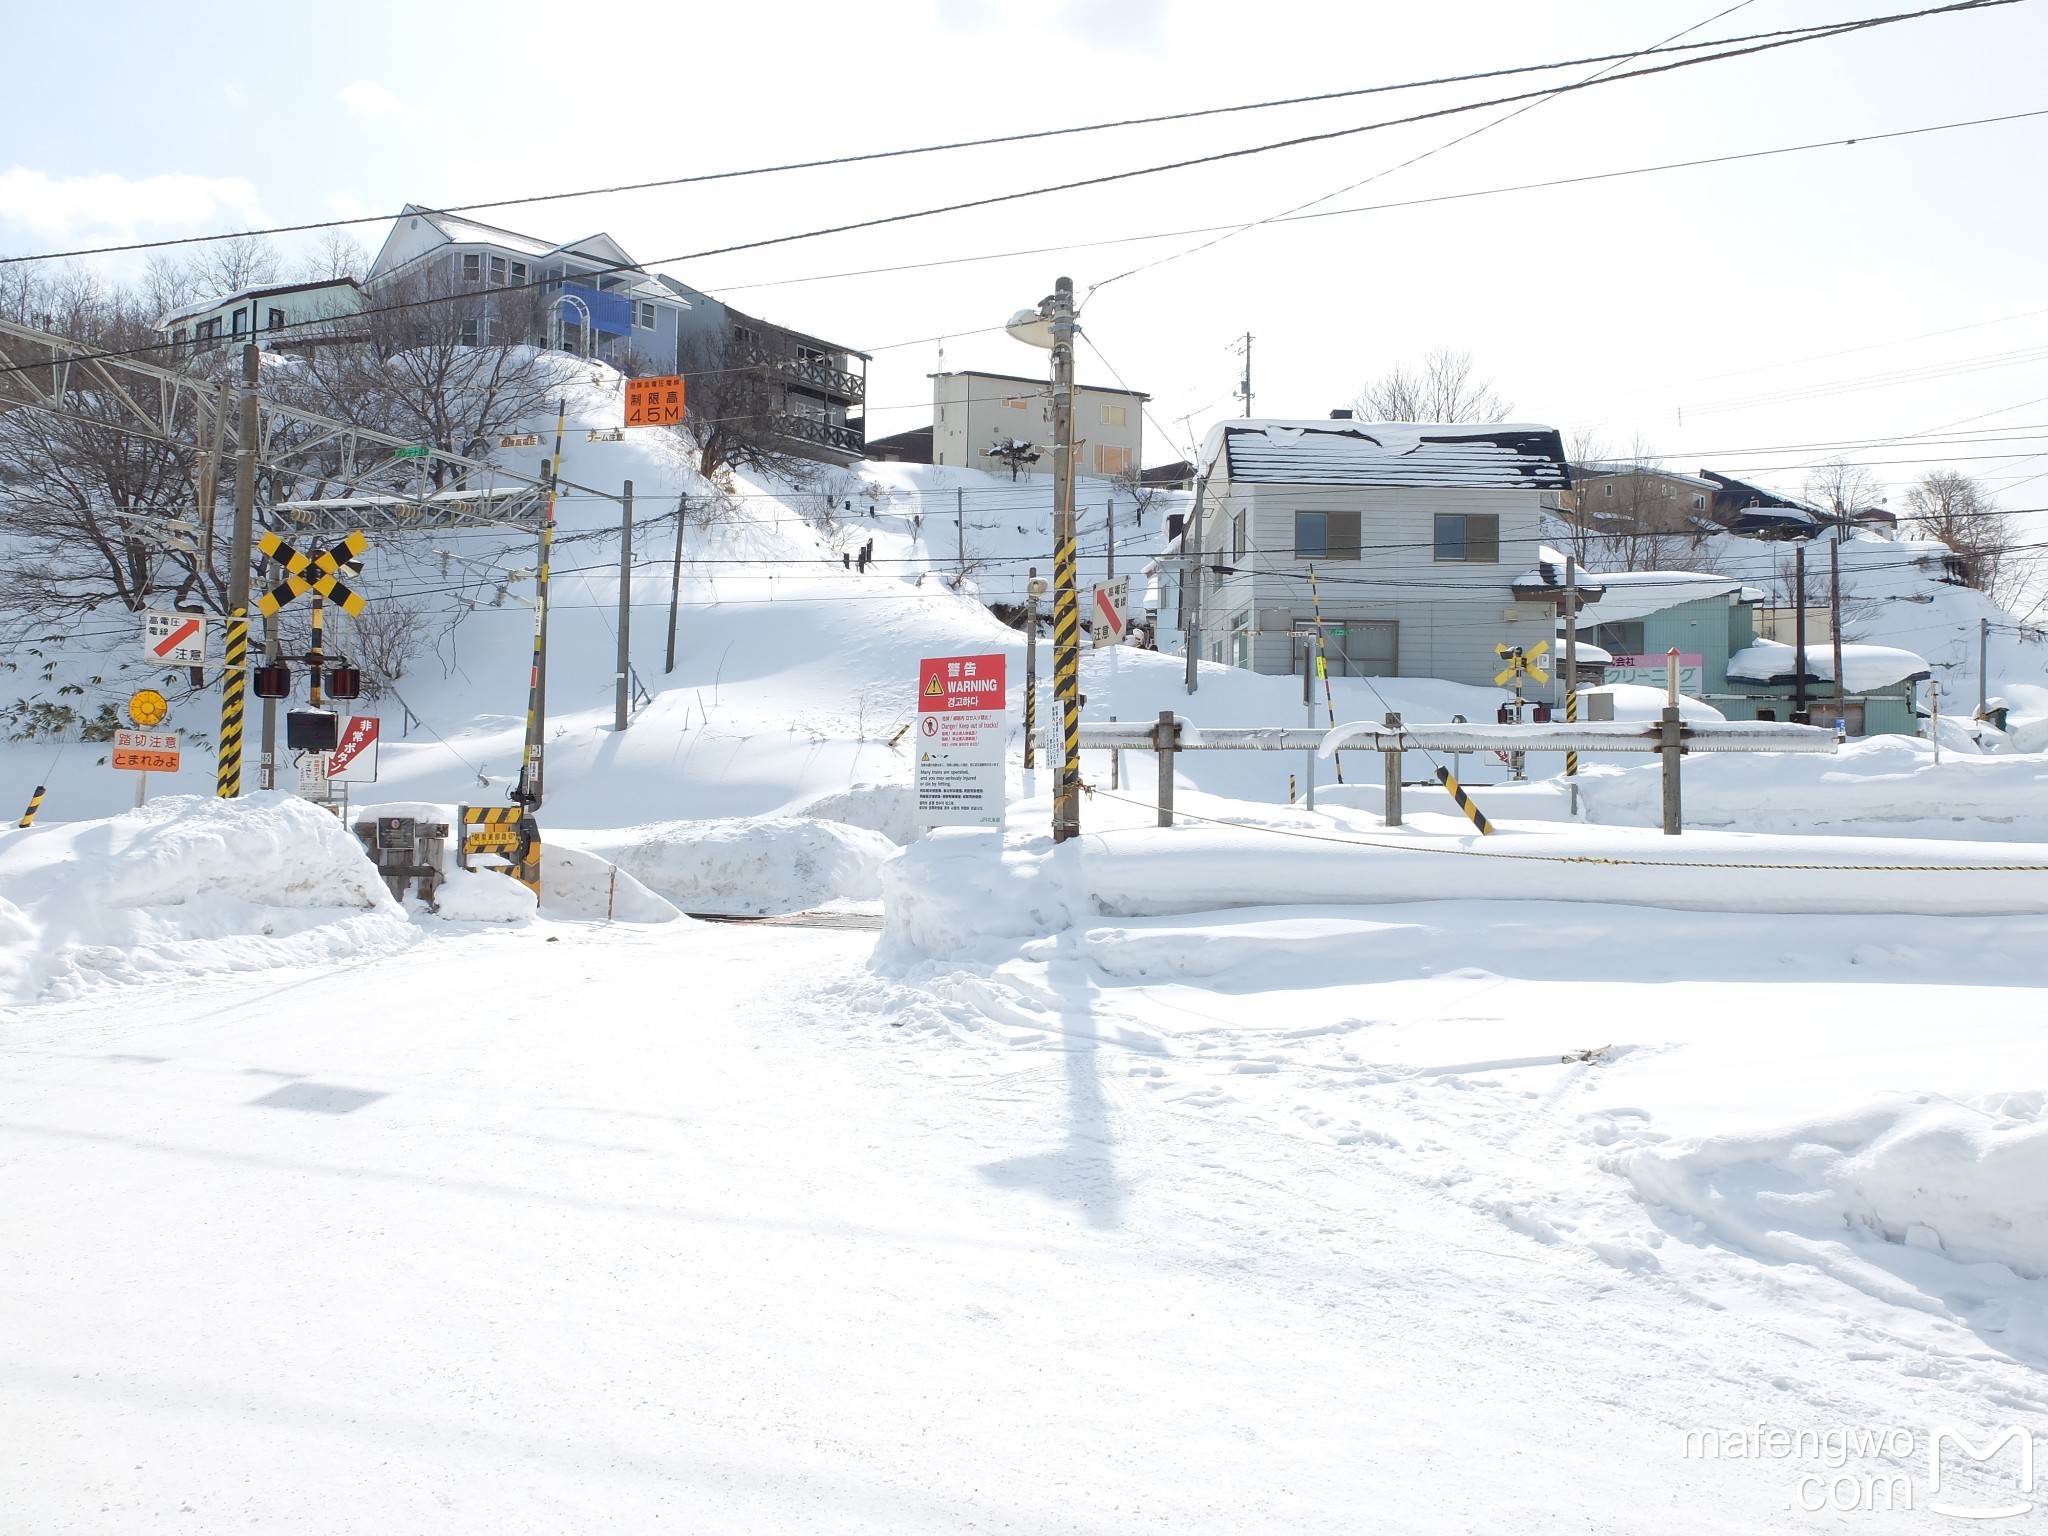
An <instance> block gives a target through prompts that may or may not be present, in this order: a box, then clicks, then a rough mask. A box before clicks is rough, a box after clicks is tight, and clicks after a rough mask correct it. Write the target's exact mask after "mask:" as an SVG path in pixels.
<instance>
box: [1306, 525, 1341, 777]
mask: <svg viewBox="0 0 2048 1536" xmlns="http://www.w3.org/2000/svg"><path fill="white" fill-rule="evenodd" d="M1308 601H1309V610H1310V612H1311V613H1313V614H1314V616H1315V622H1316V676H1317V677H1320V678H1321V679H1322V680H1323V707H1324V708H1325V709H1327V710H1328V711H1329V712H1330V729H1331V730H1333V731H1334V730H1335V729H1337V695H1336V693H1335V692H1334V691H1333V690H1332V689H1331V687H1330V666H1329V662H1328V660H1327V658H1326V656H1325V653H1324V649H1323V600H1322V597H1321V595H1320V594H1319V593H1318V592H1317V591H1316V568H1315V566H1314V564H1313V563H1311V564H1310V566H1309V568H1308ZM1330 761H1331V763H1332V764H1333V765H1334V766H1335V767H1336V770H1337V782H1338V783H1339V784H1342V783H1343V782H1344V754H1343V753H1342V752H1332V753H1331V754H1330Z"/></svg>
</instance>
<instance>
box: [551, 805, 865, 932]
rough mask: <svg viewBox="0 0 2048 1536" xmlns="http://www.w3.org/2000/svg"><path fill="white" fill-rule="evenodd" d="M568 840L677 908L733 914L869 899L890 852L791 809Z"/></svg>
mask: <svg viewBox="0 0 2048 1536" xmlns="http://www.w3.org/2000/svg"><path fill="white" fill-rule="evenodd" d="M577 841H578V843H579V845H580V846H582V847H584V848H586V849H588V850H590V851H591V852H593V853H596V854H599V855H600V856H602V857H604V858H607V859H610V860H611V861H612V862H613V863H615V864H617V865H618V866H619V868H620V869H622V870H624V871H626V872H627V873H629V874H631V875H632V876H634V877H635V878H636V879H638V880H639V881H641V882H642V883H643V884H645V885H646V886H648V887H650V888H651V889H652V890H654V891H658V892H659V893H660V894H661V895H662V896H664V897H666V898H667V899H668V900H669V901H671V902H673V903H675V905H676V906H678V907H680V908H681V909H682V910H683V911H685V912H708V913H714V914H721V915H731V916H735V917H740V916H745V917H757V916H771V915H775V914H778V913H784V912H802V911H805V910H807V909H809V908H812V907H818V906H823V905H824V904H826V903H827V902H833V901H873V900H875V899H876V898H877V897H879V896H880V895H881V894H882V888H881V882H880V878H879V873H878V872H879V870H880V869H881V866H882V864H883V863H884V861H886V860H888V859H891V858H894V857H895V856H896V845H895V844H894V843H892V842H890V841H889V839H888V838H886V837H884V836H883V835H882V834H881V833H879V832H872V831H869V830H868V829H866V828H865V827H851V826H846V825H844V824H843V823H840V822H836V821H817V820H812V819H810V818H807V817H795V816H757V817H745V818H735V819H731V820H722V821H669V822H659V823H656V824H655V825H652V826H644V827H625V828H621V829H620V830H618V831H616V832H590V833H584V834H582V835H581V836H579V837H578V839H577Z"/></svg>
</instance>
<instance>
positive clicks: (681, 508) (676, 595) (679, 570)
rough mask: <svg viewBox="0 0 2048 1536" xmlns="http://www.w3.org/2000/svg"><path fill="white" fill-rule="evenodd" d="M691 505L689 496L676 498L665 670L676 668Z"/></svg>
mask: <svg viewBox="0 0 2048 1536" xmlns="http://www.w3.org/2000/svg"><path fill="white" fill-rule="evenodd" d="M689 506H690V498H689V497H687V496H678V497H677V498H676V559H675V564H674V565H672V566H671V567H670V568H669V573H668V662H667V664H666V665H665V666H663V667H662V669H661V670H662V671H663V672H673V671H675V669H676V608H677V606H678V605H679V604H680V603H681V601H682V596H683V514H684V513H685V512H686V511H688V510H689Z"/></svg>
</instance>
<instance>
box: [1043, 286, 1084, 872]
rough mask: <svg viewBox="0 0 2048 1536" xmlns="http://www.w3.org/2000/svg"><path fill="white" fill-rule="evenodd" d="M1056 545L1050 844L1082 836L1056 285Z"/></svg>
mask: <svg viewBox="0 0 2048 1536" xmlns="http://www.w3.org/2000/svg"><path fill="white" fill-rule="evenodd" d="M1048 307H1049V313H1048V315H1047V318H1048V319H1050V320H1051V321H1052V422H1053V440H1054V446H1053V471H1052V540H1053V600H1052V649H1053V664H1052V670H1053V696H1054V698H1055V700H1056V701H1057V703H1058V706H1059V715H1060V761H1059V770H1058V780H1057V783H1056V784H1055V787H1054V789H1053V799H1052V840H1053V842H1055V843H1063V842H1066V841H1067V840H1068V839H1069V838H1075V837H1079V836H1080V835H1081V603H1080V598H1079V595H1078V593H1077V592H1076V591H1075V585H1074V582H1075V572H1074V331H1075V326H1074V280H1073V279H1072V278H1071V277H1063V278H1061V279H1060V280H1059V281H1058V282H1056V283H1054V284H1053V291H1052V297H1051V299H1050V300H1049V304H1048Z"/></svg>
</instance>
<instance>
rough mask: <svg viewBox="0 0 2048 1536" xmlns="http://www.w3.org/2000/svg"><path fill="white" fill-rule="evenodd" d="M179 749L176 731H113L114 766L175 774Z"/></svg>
mask: <svg viewBox="0 0 2048 1536" xmlns="http://www.w3.org/2000/svg"><path fill="white" fill-rule="evenodd" d="M179 746H180V740H179V735H178V732H176V731H116V732H114V766H115V767H116V768H133V769H136V770H138V771H140V772H142V773H176V772H177V771H178V761H179V752H178V748H179Z"/></svg>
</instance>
